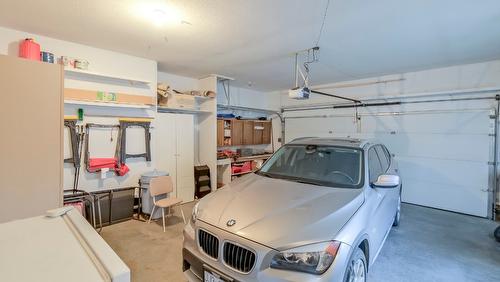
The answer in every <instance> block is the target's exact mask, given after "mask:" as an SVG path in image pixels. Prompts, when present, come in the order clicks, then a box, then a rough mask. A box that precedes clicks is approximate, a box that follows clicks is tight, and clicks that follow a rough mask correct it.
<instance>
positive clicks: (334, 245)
mask: <svg viewBox="0 0 500 282" xmlns="http://www.w3.org/2000/svg"><path fill="white" fill-rule="evenodd" d="M321 245H323V246H321ZM321 245H319V246H318V245H312V246H316V247H323V248H324V249H323V250H322V251H312V252H304V251H302V250H297V249H295V250H290V251H284V252H280V253H279V254H276V255H275V256H274V257H273V259H272V261H271V268H276V269H285V270H294V271H301V272H307V273H312V274H323V273H324V272H325V271H327V270H328V268H329V267H330V265H331V264H332V263H333V261H334V260H335V256H336V255H337V251H338V250H339V247H340V242H337V241H332V242H329V243H327V245H326V247H325V246H324V244H321ZM308 247H310V246H304V247H303V248H301V249H304V248H308ZM312 248H314V247H312Z"/></svg>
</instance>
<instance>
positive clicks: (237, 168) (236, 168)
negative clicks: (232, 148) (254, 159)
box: [231, 165, 241, 174]
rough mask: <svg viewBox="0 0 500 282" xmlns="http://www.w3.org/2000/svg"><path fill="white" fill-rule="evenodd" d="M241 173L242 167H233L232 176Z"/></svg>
mask: <svg viewBox="0 0 500 282" xmlns="http://www.w3.org/2000/svg"><path fill="white" fill-rule="evenodd" d="M240 172H241V166H235V165H233V166H231V173H232V174H235V173H240Z"/></svg>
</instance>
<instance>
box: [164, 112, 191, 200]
mask: <svg viewBox="0 0 500 282" xmlns="http://www.w3.org/2000/svg"><path fill="white" fill-rule="evenodd" d="M155 133H156V167H157V169H158V170H165V171H167V172H168V173H169V175H170V176H171V177H172V181H173V184H174V192H173V195H174V196H175V197H178V198H181V199H182V200H183V201H184V202H189V201H193V199H194V120H193V116H192V115H181V114H169V113H161V114H158V115H157V118H156V120H155Z"/></svg>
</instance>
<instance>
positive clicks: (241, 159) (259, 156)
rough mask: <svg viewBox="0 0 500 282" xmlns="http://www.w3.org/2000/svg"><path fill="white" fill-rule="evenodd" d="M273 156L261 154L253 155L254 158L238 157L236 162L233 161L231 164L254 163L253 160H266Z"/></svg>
mask: <svg viewBox="0 0 500 282" xmlns="http://www.w3.org/2000/svg"><path fill="white" fill-rule="evenodd" d="M272 155H273V154H263V155H255V156H246V157H239V158H237V159H236V160H233V161H232V162H233V163H240V162H248V161H254V160H267V159H269V158H270V157H271V156H272Z"/></svg>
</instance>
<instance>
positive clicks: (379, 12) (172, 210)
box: [0, 0, 500, 281]
mask: <svg viewBox="0 0 500 282" xmlns="http://www.w3.org/2000/svg"><path fill="white" fill-rule="evenodd" d="M498 34H500V2H498V1H493V0H488V1H482V2H481V3H474V2H472V1H464V0H458V1H439V2H436V1H430V0H424V1H413V2H409V1H396V0H379V1H347V0H337V1H333V0H321V1H305V0H293V1H285V0H274V1H260V0H259V1H229V0H220V1H194V0H188V1H186V0H184V1H180V0H168V1H167V0H151V1H140V0H126V1H123V0H121V1H118V0H107V1H96V0H87V1H80V0H66V1H62V0H48V1H32V0H17V1H13V0H1V1H0V74H1V75H0V91H1V93H2V97H1V99H2V100H1V101H2V103H1V105H3V107H2V108H3V109H2V111H0V116H1V123H0V125H1V126H0V130H1V131H2V133H3V134H2V138H1V139H2V143H0V145H1V146H0V154H1V155H2V158H1V160H0V164H1V165H0V168H1V169H0V175H1V178H2V179H3V184H2V186H1V191H2V195H3V196H2V198H3V199H4V201H2V204H0V250H1V251H0V275H2V276H3V278H0V280H2V281H3V280H4V279H5V281H32V280H33V279H37V280H39V281H67V279H68V277H69V276H71V277H75V281H100V280H99V279H101V278H102V279H101V280H102V281H189V279H188V278H187V276H186V274H185V273H184V269H183V268H184V265H183V242H184V239H183V238H184V237H183V236H185V233H186V231H184V232H183V230H184V228H185V226H186V225H189V221H190V220H191V219H192V216H193V208H194V207H195V205H196V204H197V203H198V202H200V201H203V198H205V197H207V195H208V197H209V198H210V197H212V196H213V195H217V194H218V193H219V192H218V191H219V190H220V189H222V190H224V189H231V183H241V182H242V181H244V179H247V178H248V177H250V176H251V175H254V173H255V172H256V171H258V170H259V169H260V168H261V167H262V166H263V164H264V163H265V162H266V161H267V160H268V159H270V158H271V156H273V154H274V153H275V152H276V151H277V150H278V149H280V148H281V147H282V146H284V145H285V144H288V143H290V142H292V141H294V140H297V139H299V138H305V137H321V138H355V139H376V140H378V141H380V142H381V143H383V144H384V145H385V146H386V147H387V148H388V150H389V152H390V153H391V156H392V158H394V159H395V160H396V161H397V163H398V171H399V174H400V177H401V183H402V188H401V201H402V203H403V204H402V206H401V224H400V225H399V226H397V227H393V228H392V230H391V231H390V232H389V233H388V235H387V237H386V239H385V243H384V245H383V247H382V248H381V249H380V253H378V254H377V255H378V256H377V259H376V261H375V262H374V263H373V265H371V264H370V266H369V268H368V273H367V277H366V280H367V281H499V280H500V238H496V237H495V232H497V235H498V236H500V229H498V226H499V225H500V223H499V221H500V189H499V186H500V184H499V179H500V178H499V177H500V175H499V173H500V170H499V165H498V162H499V161H498V159H499V157H500V151H499V143H500V140H499V138H500V132H499V131H500V128H499V125H500V116H499V114H500V37H499V36H498ZM160 179H162V181H163V180H165V182H161V181H160ZM228 187H229V188H228ZM156 189H162V190H161V193H160V194H164V193H165V191H167V192H168V196H167V197H166V198H161V199H157V198H155V197H152V195H153V194H154V193H156V192H155V191H156ZM269 189H273V187H269ZM262 197H263V198H265V197H266V195H262ZM255 207H256V209H258V203H255ZM54 209H56V211H54ZM49 210H50V211H52V212H50V213H47V211H49ZM308 212H311V211H308ZM66 213H67V215H66ZM311 213H312V212H311ZM162 214H164V215H165V217H163V216H162ZM66 216H67V217H66ZM59 217H61V218H62V219H63V220H59ZM47 218H57V223H55V222H56V221H55V219H54V221H49V220H48V219H47ZM68 218H69V219H68ZM70 221H71V222H72V223H69V222H70ZM228 226H229V222H228ZM66 227H67V228H66ZM495 230H497V231H495ZM63 231H64V232H66V233H62V232H63ZM36 234H38V236H37V235H36ZM240 235H241V234H240ZM87 236H88V237H87ZM82 241H84V242H86V243H85V244H88V245H89V246H87V247H83V248H82V247H81V246H80V244H83V243H81V242H82ZM89 242H90V243H89ZM89 248H90V249H94V248H95V249H96V250H94V251H89ZM94 252H95V253H94ZM101 255H102V257H101ZM45 260H46V261H45ZM95 261H100V263H102V265H103V266H102V267H94V266H92V265H93V264H92V263H90V262H93V263H95ZM19 265H21V266H22V268H21V267H20V266H19ZM109 265H111V266H112V267H111V268H108V266H109ZM103 273H104V274H103ZM4 275H5V276H4ZM96 277H100V278H96ZM318 277H320V276H318ZM284 280H286V279H284ZM214 281H215V280H214ZM220 281H223V280H220ZM235 281H236V280H235ZM249 281H250V279H249ZM251 281H255V280H251ZM276 281H278V280H276ZM288 281H293V279H291V278H290V280H288ZM316 281H322V280H321V279H320V278H318V280H316Z"/></svg>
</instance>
